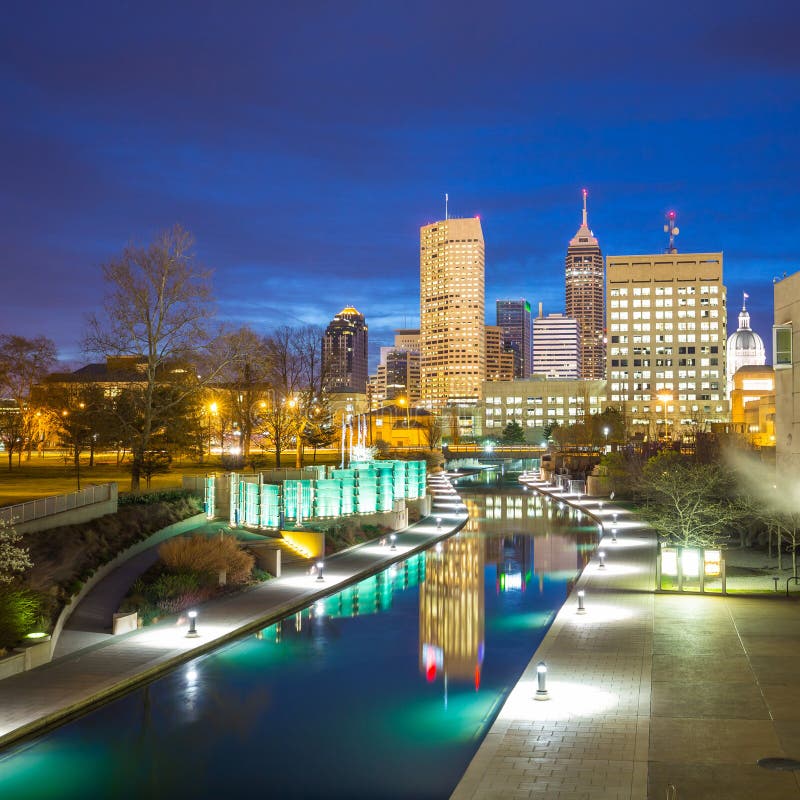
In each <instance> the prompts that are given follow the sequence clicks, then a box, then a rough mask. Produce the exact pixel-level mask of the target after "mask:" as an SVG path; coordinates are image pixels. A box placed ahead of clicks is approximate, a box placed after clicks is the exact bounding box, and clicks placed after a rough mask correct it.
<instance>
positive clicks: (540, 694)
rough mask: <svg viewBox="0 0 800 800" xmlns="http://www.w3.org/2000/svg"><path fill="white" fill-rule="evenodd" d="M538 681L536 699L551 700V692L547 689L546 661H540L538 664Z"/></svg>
mask: <svg viewBox="0 0 800 800" xmlns="http://www.w3.org/2000/svg"><path fill="white" fill-rule="evenodd" d="M536 681H537V684H538V688H537V689H536V694H535V695H534V699H535V700H549V699H550V692H548V691H547V664H545V663H544V661H540V662H539V663H538V664H537V665H536Z"/></svg>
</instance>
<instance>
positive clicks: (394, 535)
mask: <svg viewBox="0 0 800 800" xmlns="http://www.w3.org/2000/svg"><path fill="white" fill-rule="evenodd" d="M389 539H390V540H391V542H392V546H391V547H390V548H389V549H390V550H397V544H395V542H396V541H397V534H395V533H393V534H392V535H391V536H390V537H389Z"/></svg>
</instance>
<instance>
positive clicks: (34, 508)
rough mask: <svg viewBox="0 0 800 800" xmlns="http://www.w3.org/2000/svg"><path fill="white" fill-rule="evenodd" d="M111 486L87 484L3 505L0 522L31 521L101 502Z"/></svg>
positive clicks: (106, 497)
mask: <svg viewBox="0 0 800 800" xmlns="http://www.w3.org/2000/svg"><path fill="white" fill-rule="evenodd" d="M111 486H112V484H110V483H103V484H100V485H99V486H87V487H86V488H85V489H81V490H80V491H79V492H70V493H69V494H59V495H54V496H52V497H41V498H39V499H38V500H29V501H28V502H27V503H17V505H14V506H5V507H4V508H0V522H4V523H6V524H7V525H12V524H15V523H21V522H31V521H32V520H34V519H41V518H42V517H49V516H51V515H53V514H60V513H61V512H62V511H71V510H72V509H73V508H81V507H82V506H90V505H92V504H93V503H102V502H103V501H105V500H110V499H111Z"/></svg>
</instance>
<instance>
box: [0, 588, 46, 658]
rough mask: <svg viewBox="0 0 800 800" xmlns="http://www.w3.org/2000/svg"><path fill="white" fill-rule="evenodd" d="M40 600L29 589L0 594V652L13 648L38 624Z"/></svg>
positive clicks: (11, 589)
mask: <svg viewBox="0 0 800 800" xmlns="http://www.w3.org/2000/svg"><path fill="white" fill-rule="evenodd" d="M41 606H42V602H41V598H40V597H39V595H38V594H37V593H36V592H32V591H30V590H29V589H19V588H6V589H3V591H2V592H0V650H2V649H5V648H8V647H13V646H14V645H15V644H17V642H19V640H20V639H22V637H23V636H25V635H26V634H28V633H30V632H31V631H32V630H33V629H34V628H35V627H36V625H37V623H38V622H39V613H40V610H41Z"/></svg>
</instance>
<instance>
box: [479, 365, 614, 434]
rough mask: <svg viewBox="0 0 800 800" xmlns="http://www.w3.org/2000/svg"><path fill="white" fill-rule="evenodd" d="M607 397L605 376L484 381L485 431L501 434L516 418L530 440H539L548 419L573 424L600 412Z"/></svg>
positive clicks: (560, 423)
mask: <svg viewBox="0 0 800 800" xmlns="http://www.w3.org/2000/svg"><path fill="white" fill-rule="evenodd" d="M605 397H606V382H605V381H604V380H580V379H579V380H549V379H546V378H544V377H541V376H537V375H534V376H533V377H532V378H529V379H528V380H516V381H506V382H497V383H492V382H489V381H487V382H486V383H484V384H483V406H484V423H483V430H484V434H485V435H487V436H491V435H492V433H494V434H495V435H499V434H500V433H501V432H502V430H503V429H504V428H505V427H506V425H507V424H508V423H509V422H517V423H519V424H520V425H521V426H522V429H523V430H524V431H525V436H526V438H527V439H528V441H530V442H532V443H536V441H537V439H538V438H539V437H540V436H541V429H542V428H543V427H544V426H545V425H547V424H548V423H552V422H557V423H558V424H559V425H573V424H575V423H576V422H583V421H584V419H585V417H587V416H591V415H593V414H599V413H600V412H601V411H602V406H603V403H604V401H605Z"/></svg>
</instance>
